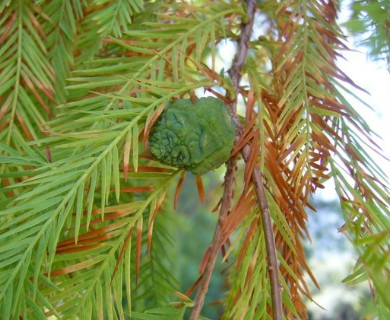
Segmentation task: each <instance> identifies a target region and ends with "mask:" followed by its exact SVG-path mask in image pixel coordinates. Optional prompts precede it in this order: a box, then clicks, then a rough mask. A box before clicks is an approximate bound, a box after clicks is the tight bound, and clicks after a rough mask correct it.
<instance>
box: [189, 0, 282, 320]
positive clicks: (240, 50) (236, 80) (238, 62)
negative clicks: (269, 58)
mask: <svg viewBox="0 0 390 320" xmlns="http://www.w3.org/2000/svg"><path fill="white" fill-rule="evenodd" d="M245 2H246V5H247V17H246V19H247V20H246V21H245V22H243V23H242V25H241V34H240V37H239V39H238V41H237V52H236V54H235V56H234V59H233V62H232V66H231V68H230V70H229V76H230V78H231V80H232V82H233V85H234V89H235V97H234V99H232V103H231V104H230V108H231V111H232V113H233V117H234V120H235V122H236V125H237V138H236V139H237V140H238V139H239V138H240V136H241V134H242V131H243V130H242V126H241V123H240V121H239V120H238V117H237V112H236V106H237V95H238V93H239V84H240V81H241V77H242V75H241V69H242V67H243V65H244V63H245V60H246V56H247V53H248V42H249V41H250V37H251V35H252V31H253V22H254V17H255V12H256V1H254V0H246V1H245ZM249 153H250V147H249V145H247V146H246V147H245V148H243V150H242V156H243V158H244V160H245V161H247V160H248V158H249ZM236 163H237V159H236V157H233V158H231V159H230V160H229V161H228V163H227V171H226V175H225V182H224V193H223V196H222V202H221V209H220V214H219V220H218V224H217V226H216V228H215V232H214V237H213V241H212V244H211V246H210V248H209V251H208V260H207V264H206V267H205V269H204V271H203V273H202V275H201V278H200V282H199V287H198V291H197V294H196V297H195V300H194V302H195V306H194V309H193V311H192V314H191V318H190V319H191V320H196V319H198V317H199V315H200V312H201V310H202V307H203V304H204V299H205V296H206V293H207V291H208V286H209V283H210V280H211V275H212V272H213V269H214V265H215V262H216V260H217V256H218V251H219V249H220V248H221V245H223V244H222V224H223V221H224V220H225V218H226V217H227V215H228V213H229V210H230V206H231V199H232V195H233V184H234V180H235V169H236ZM251 179H252V182H253V184H254V185H255V189H256V197H257V202H258V204H259V205H260V207H261V210H260V211H261V215H262V220H263V228H264V234H265V237H266V250H267V256H268V264H269V267H268V271H269V274H270V279H271V291H272V311H273V318H274V319H277V320H279V319H282V300H281V294H280V288H281V286H280V281H279V268H278V261H277V257H276V249H275V240H274V235H273V231H272V221H271V217H270V212H269V207H268V203H267V200H266V196H265V190H264V183H263V179H262V176H261V173H260V170H259V168H258V166H255V169H254V171H253V173H252V177H251Z"/></svg>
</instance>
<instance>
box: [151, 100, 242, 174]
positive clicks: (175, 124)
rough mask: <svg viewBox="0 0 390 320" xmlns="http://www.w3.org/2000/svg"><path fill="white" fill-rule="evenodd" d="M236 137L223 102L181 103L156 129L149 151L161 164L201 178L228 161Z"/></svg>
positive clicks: (173, 105) (172, 105) (170, 107)
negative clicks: (189, 172)
mask: <svg viewBox="0 0 390 320" xmlns="http://www.w3.org/2000/svg"><path fill="white" fill-rule="evenodd" d="M234 136H235V125H234V123H233V121H232V120H231V118H230V115H229V112H228V111H227V109H226V106H225V104H224V103H223V102H222V101H221V100H220V99H217V98H213V97H207V98H200V99H198V100H196V101H195V102H194V103H193V102H192V101H191V100H189V99H180V100H176V101H175V102H173V103H170V104H169V105H168V106H167V107H166V108H165V110H164V112H163V113H162V114H161V115H160V117H159V118H158V119H157V121H156V122H155V124H154V125H153V127H152V129H151V131H150V135H149V147H150V151H151V153H152V155H153V156H154V157H155V158H156V159H157V160H159V161H160V162H161V163H164V164H167V165H171V166H174V167H177V168H184V169H185V170H188V171H191V172H192V173H194V174H196V175H202V174H204V173H205V172H207V171H210V170H213V169H215V168H218V167H219V166H220V165H222V164H223V163H225V162H226V161H227V160H228V159H229V156H230V152H231V150H232V148H233V144H234Z"/></svg>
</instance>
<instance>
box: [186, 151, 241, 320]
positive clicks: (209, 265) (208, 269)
mask: <svg viewBox="0 0 390 320" xmlns="http://www.w3.org/2000/svg"><path fill="white" fill-rule="evenodd" d="M236 162H237V160H236V158H235V157H234V158H231V159H230V160H229V161H228V164H227V170H226V174H225V188H224V193H223V196H222V202H221V209H220V213H219V219H218V224H217V226H216V227H215V231H214V237H213V241H212V243H211V246H210V248H209V254H208V260H207V262H206V266H205V268H204V271H203V273H202V275H201V278H200V281H199V285H198V291H197V293H196V296H195V299H194V308H193V309H192V313H191V317H190V320H197V319H198V318H199V315H200V312H201V310H202V308H203V304H204V299H205V297H206V293H207V291H208V288H209V283H210V280H211V275H212V273H213V270H214V265H215V262H216V260H217V257H218V252H219V249H220V248H221V239H222V222H223V221H224V219H225V218H226V216H227V215H228V213H229V209H230V204H231V199H232V195H233V184H234V178H235V174H234V172H235V168H236Z"/></svg>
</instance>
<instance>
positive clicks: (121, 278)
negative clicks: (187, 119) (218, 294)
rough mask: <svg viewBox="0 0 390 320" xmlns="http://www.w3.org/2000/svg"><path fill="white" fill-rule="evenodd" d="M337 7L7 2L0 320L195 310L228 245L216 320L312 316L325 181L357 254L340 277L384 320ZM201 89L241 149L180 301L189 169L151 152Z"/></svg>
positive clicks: (373, 212) (386, 275)
mask: <svg viewBox="0 0 390 320" xmlns="http://www.w3.org/2000/svg"><path fill="white" fill-rule="evenodd" d="M337 12H338V2H337V1H332V0H329V1H324V0H311V1H300V0H297V1H289V2H288V3H287V2H285V1H251V0H247V1H229V2H225V1H222V0H216V1H183V2H182V1H141V0H121V1H110V0H71V1H67V0H57V1H49V0H35V1H34V0H26V1H25V0H15V1H14V0H12V1H11V0H8V1H7V0H6V1H1V2H0V210H1V211H0V318H2V319H18V318H20V319H43V318H47V317H49V316H51V315H54V316H56V317H58V318H61V319H75V318H80V319H117V318H118V319H125V318H129V317H130V315H131V319H183V318H184V315H185V312H186V310H187V312H188V310H190V312H192V317H197V316H196V313H197V312H200V309H201V307H202V304H203V301H204V294H205V293H206V292H207V287H208V284H209V276H211V272H212V270H213V268H214V262H215V259H216V257H217V254H218V252H222V255H223V259H224V260H227V261H229V268H227V270H226V272H227V280H226V284H225V286H224V289H225V290H226V292H225V298H224V301H222V302H221V304H222V308H223V310H224V311H223V318H224V319H270V318H275V319H278V316H277V314H278V312H280V311H283V314H284V315H285V316H286V317H287V318H289V319H291V318H293V317H296V318H301V319H305V318H306V317H307V311H306V306H305V302H304V300H305V299H306V298H307V297H309V298H310V291H309V289H308V288H309V287H308V285H307V283H306V282H307V281H308V277H307V275H309V278H310V280H309V281H312V282H313V283H316V281H315V275H313V274H312V273H311V270H310V268H309V267H308V265H307V262H306V257H305V250H304V247H303V244H302V240H303V239H304V238H308V237H309V234H308V230H307V226H306V222H307V213H306V208H308V207H309V208H312V204H311V203H310V196H311V195H312V194H313V193H315V191H316V190H317V189H318V188H323V187H324V182H325V181H327V180H330V179H333V181H334V183H335V186H336V191H337V194H338V196H339V200H340V204H341V207H342V209H343V212H344V219H345V225H344V226H343V228H342V230H341V231H342V232H343V233H345V235H346V237H347V238H348V239H349V240H350V241H351V243H352V244H353V245H354V247H355V248H356V250H357V252H358V254H359V259H358V261H357V262H356V267H355V269H354V270H353V272H352V274H351V275H350V276H349V277H348V279H347V281H348V282H349V283H351V284H354V283H358V282H361V281H369V282H370V284H371V286H372V291H373V292H374V294H373V297H372V299H373V304H374V305H375V306H376V309H375V310H376V312H377V314H378V315H379V316H380V317H382V318H383V319H386V318H390V296H389V295H388V283H389V282H390V272H389V254H388V252H389V242H388V239H389V230H390V221H389V203H390V200H389V189H388V186H387V185H386V183H385V182H384V181H386V179H385V177H384V174H383V172H382V171H381V169H380V168H378V166H377V165H376V163H375V162H374V161H373V160H372V159H371V158H370V154H369V153H368V152H367V150H368V148H372V149H374V150H375V151H377V152H379V153H380V150H379V147H378V146H377V145H376V144H375V141H374V140H373V139H372V136H373V134H372V132H371V130H370V128H368V126H367V124H366V123H365V121H364V119H363V118H362V117H361V116H360V115H359V114H357V112H356V111H355V110H354V108H353V106H352V105H351V104H350V103H349V94H350V93H348V92H351V89H352V88H354V87H355V88H356V85H355V84H354V83H353V81H352V80H351V79H349V78H348V77H347V76H346V75H345V74H344V73H343V72H342V71H341V70H339V69H338V67H337V65H336V58H337V57H338V56H340V55H342V53H343V51H344V50H346V49H347V48H346V47H345V45H344V43H343V38H344V35H343V34H342V32H341V30H340V28H339V26H338V24H337V20H336V18H337ZM252 23H254V29H253V28H252ZM255 34H256V36H254V35H255ZM228 41H229V42H234V43H236V55H235V57H234V59H233V62H232V65H231V67H230V69H229V70H226V68H224V67H223V66H221V55H224V52H223V51H222V52H221V48H222V47H223V45H224V44H226V43H227V42H228ZM241 80H242V81H241ZM203 92H206V93H207V95H213V96H215V97H217V98H219V99H221V100H223V101H224V102H225V104H226V106H227V108H229V109H230V111H229V112H231V114H232V117H233V118H234V121H235V123H236V125H237V130H236V143H235V146H234V148H233V151H232V153H231V157H230V159H229V161H228V163H227V170H226V172H227V173H226V178H225V182H224V190H223V191H222V194H221V201H220V202H219V203H217V204H216V210H220V215H219V217H220V218H219V221H218V223H217V225H216V233H215V236H214V239H213V240H212V244H211V245H210V249H209V250H206V252H205V254H204V256H203V259H202V260H201V261H199V264H200V265H199V272H200V275H199V279H198V281H196V282H195V283H194V285H193V286H192V287H191V288H188V289H189V290H188V291H187V292H178V291H177V290H178V288H179V285H178V283H177V280H176V278H175V272H174V270H175V263H174V261H175V259H180V257H177V256H175V254H174V251H173V250H172V248H174V246H175V241H174V240H173V236H174V229H175V223H174V222H173V220H172V219H173V218H172V205H171V204H172V202H176V200H177V197H178V194H179V191H180V186H181V185H182V183H183V179H184V173H183V171H182V170H180V169H175V168H172V167H170V166H167V165H161V164H160V163H159V162H157V161H155V160H154V158H153V157H151V155H150V153H149V150H148V148H147V147H146V146H147V141H148V135H149V133H150V130H151V125H152V124H153V123H154V122H155V121H156V120H157V118H158V116H159V115H160V114H161V112H162V110H163V108H164V106H165V105H166V104H167V103H169V102H170V101H172V100H174V99H180V98H184V99H190V98H193V97H194V95H195V94H198V95H200V93H203ZM237 101H238V107H237ZM242 159H243V160H244V161H243V160H242ZM176 185H177V188H176V192H175V191H174V190H175V186H176ZM197 187H198V188H197V189H198V192H199V195H200V197H201V199H203V198H204V190H203V188H202V184H201V180H200V179H199V178H198V179H197ZM195 190H196V187H195ZM194 193H195V192H194ZM196 227H197V226H194V228H196ZM188 241H191V239H188ZM275 248H276V249H275ZM272 253H273V254H274V255H275V256H276V258H277V261H278V263H277V264H275V263H273V262H272ZM275 279H276V280H275ZM275 288H276V289H275ZM195 291H196V292H197V293H196V295H195V296H194V295H192V293H193V292H195ZM278 296H280V297H279V298H280V306H279V305H278ZM281 309H282V310H281Z"/></svg>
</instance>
